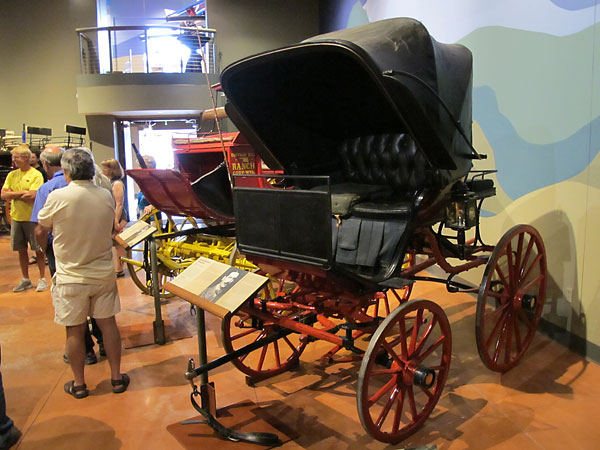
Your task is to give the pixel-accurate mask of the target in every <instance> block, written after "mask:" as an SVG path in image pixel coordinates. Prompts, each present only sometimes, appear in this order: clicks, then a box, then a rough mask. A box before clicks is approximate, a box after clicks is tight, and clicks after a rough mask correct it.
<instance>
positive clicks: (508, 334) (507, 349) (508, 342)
mask: <svg viewBox="0 0 600 450" xmlns="http://www.w3.org/2000/svg"><path fill="white" fill-rule="evenodd" d="M514 322H515V317H514V314H509V317H508V318H507V319H506V345H505V347H504V364H508V362H509V361H510V348H511V343H512V327H514V325H515V324H514Z"/></svg>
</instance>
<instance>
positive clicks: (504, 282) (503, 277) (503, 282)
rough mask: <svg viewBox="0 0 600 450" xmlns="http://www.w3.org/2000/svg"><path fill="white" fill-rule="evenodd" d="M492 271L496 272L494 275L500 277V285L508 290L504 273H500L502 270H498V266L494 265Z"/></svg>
mask: <svg viewBox="0 0 600 450" xmlns="http://www.w3.org/2000/svg"><path fill="white" fill-rule="evenodd" d="M494 269H495V270H496V273H497V274H498V276H499V277H500V281H502V284H503V285H504V287H505V288H510V283H509V282H508V280H507V279H506V276H505V275H504V273H502V269H500V266H499V265H498V264H496V267H495V268H494Z"/></svg>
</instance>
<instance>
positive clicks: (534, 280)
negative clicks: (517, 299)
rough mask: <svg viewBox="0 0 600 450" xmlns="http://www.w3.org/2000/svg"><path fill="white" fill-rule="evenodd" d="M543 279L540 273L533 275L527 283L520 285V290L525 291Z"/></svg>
mask: <svg viewBox="0 0 600 450" xmlns="http://www.w3.org/2000/svg"><path fill="white" fill-rule="evenodd" d="M542 281H544V277H543V275H542V274H539V275H538V276H537V277H535V278H534V279H533V280H531V281H530V282H529V283H527V284H526V285H524V286H523V287H521V290H522V291H523V292H527V291H528V290H529V289H531V288H532V287H533V286H535V285H538V284H541V282H542Z"/></svg>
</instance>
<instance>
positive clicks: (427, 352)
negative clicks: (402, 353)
mask: <svg viewBox="0 0 600 450" xmlns="http://www.w3.org/2000/svg"><path fill="white" fill-rule="evenodd" d="M445 339H446V336H440V337H439V338H438V339H437V340H436V341H435V342H434V343H433V344H431V345H430V346H429V348H428V349H427V350H425V351H424V352H423V353H421V354H420V355H418V360H419V361H420V362H422V361H424V360H425V358H427V357H428V356H429V355H430V354H431V353H432V352H433V351H434V350H435V349H436V348H438V347H439V346H440V345H441V344H442V343H443V342H444V340H445ZM415 359H416V358H415Z"/></svg>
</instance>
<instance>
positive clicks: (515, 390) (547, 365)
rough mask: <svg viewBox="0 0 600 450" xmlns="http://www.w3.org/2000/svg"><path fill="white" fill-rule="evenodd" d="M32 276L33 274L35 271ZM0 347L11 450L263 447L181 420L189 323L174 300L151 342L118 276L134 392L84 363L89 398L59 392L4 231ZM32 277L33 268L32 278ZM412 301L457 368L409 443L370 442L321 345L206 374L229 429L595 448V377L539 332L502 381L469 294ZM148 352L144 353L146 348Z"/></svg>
mask: <svg viewBox="0 0 600 450" xmlns="http://www.w3.org/2000/svg"><path fill="white" fill-rule="evenodd" d="M32 269H33V267H32ZM0 273H1V277H0V344H1V345H2V375H3V377H4V386H5V393H6V398H7V404H8V405H7V408H8V413H9V415H10V416H11V417H12V418H13V419H14V421H15V423H16V424H17V426H18V427H19V428H20V429H21V430H22V431H23V438H22V439H21V441H20V443H19V444H18V446H17V447H16V448H18V449H20V450H30V449H62V448H64V449H86V450H95V449H103V450H112V449H149V450H150V449H180V448H184V449H204V448H210V447H211V446H215V448H219V449H220V448H226V447H236V448H260V447H257V446H255V445H252V444H241V443H237V444H230V445H226V443H224V442H223V441H219V440H216V439H215V438H214V437H213V436H212V433H211V432H210V431H209V430H207V429H206V427H205V426H204V425H181V422H182V421H184V420H188V419H192V418H195V417H197V413H196V412H195V411H194V410H193V408H192V406H191V404H190V400H189V396H190V392H191V387H190V385H189V384H188V383H187V382H186V380H185V379H184V376H183V374H184V372H185V370H186V363H187V360H188V358H190V357H194V356H195V355H196V354H197V340H196V336H195V334H194V327H195V319H194V318H193V317H191V316H190V315H189V307H188V304H187V303H185V302H183V301H182V300H179V299H174V300H170V301H168V302H165V304H164V305H163V314H164V316H165V318H166V323H167V338H168V342H167V343H166V345H162V346H159V345H155V344H153V343H152V321H153V319H154V309H153V306H152V301H151V298H150V297H148V296H143V295H141V294H140V293H139V291H138V290H137V288H136V287H135V286H134V285H133V282H132V281H131V279H130V278H129V276H126V277H125V278H122V279H120V280H119V281H118V283H119V291H120V293H121V299H122V312H121V313H120V314H119V316H118V323H119V326H120V328H121V330H122V334H123V338H124V339H123V341H124V347H125V350H124V352H123V362H122V366H123V371H124V372H127V373H128V374H129V375H130V376H131V380H132V382H131V386H130V388H129V390H128V391H127V392H126V393H124V394H121V395H115V394H112V392H111V387H110V382H109V368H108V364H107V361H106V360H105V358H100V360H99V362H98V363H97V364H95V365H92V366H86V377H87V384H88V387H89V389H90V396H89V397H87V398H85V399H82V400H76V399H74V398H72V397H70V396H68V395H66V394H65V393H64V392H63V385H64V383H65V382H67V381H68V380H70V379H72V374H71V371H70V368H69V366H68V365H66V364H65V363H64V362H63V361H62V358H61V356H62V354H63V346H64V335H65V332H64V329H63V328H61V327H60V326H58V325H55V324H54V323H53V309H52V303H51V299H50V294H49V292H48V291H46V292H41V293H37V292H34V291H27V292H24V293H18V294H17V293H13V292H12V287H13V286H14V285H15V284H16V283H17V282H18V280H19V273H18V266H17V258H16V254H14V253H12V252H11V251H10V248H9V239H8V237H7V236H6V235H2V236H0ZM35 273H36V271H32V279H33V281H34V283H35V282H36V281H37V276H36V275H34V274H35ZM412 297H413V298H427V299H431V300H434V301H436V302H438V303H440V304H441V305H442V306H443V308H444V310H445V312H446V313H447V315H448V317H449V319H450V322H451V325H452V334H453V350H452V365H451V369H450V375H449V377H448V382H447V384H446V388H445V391H444V394H443V396H442V398H441V400H440V402H439V404H438V407H437V408H436V410H435V411H434V413H433V414H432V416H431V417H430V418H429V419H428V421H427V422H426V423H425V426H424V427H423V428H422V429H421V430H419V431H418V432H417V433H416V434H414V435H413V436H411V437H409V438H408V439H406V440H405V441H404V442H402V443H400V444H397V445H386V444H382V443H380V442H377V441H374V440H373V439H372V438H371V437H370V436H369V435H368V434H366V432H365V431H364V430H363V428H362V426H361V424H360V421H359V418H358V414H357V412H356V400H355V395H354V393H355V391H356V385H357V374H358V365H357V364H356V363H338V364H331V365H322V364H320V362H319V359H318V358H319V356H320V355H321V354H323V353H324V352H326V351H327V350H328V348H329V347H330V345H329V346H328V344H324V343H313V344H310V345H309V347H308V349H307V351H306V352H305V353H304V354H303V355H302V358H301V363H300V366H299V368H298V369H296V370H294V371H290V372H287V373H284V374H282V375H279V376H277V377H275V378H272V379H270V380H268V381H262V382H260V383H258V384H257V385H256V386H254V387H249V386H247V385H246V384H245V377H244V375H243V374H242V373H241V372H239V371H238V370H237V369H235V368H234V367H233V366H232V365H230V364H228V365H226V366H223V367H221V368H219V369H216V370H215V371H213V372H211V374H210V379H211V381H213V382H214V383H215V386H216V401H217V407H218V408H226V410H223V411H222V414H221V416H222V417H223V419H222V420H223V421H224V422H225V423H227V424H231V425H236V426H240V427H241V428H242V429H246V430H250V431H265V430H269V429H270V430H272V431H275V432H276V433H277V434H278V435H279V437H280V438H281V439H282V440H283V441H284V443H283V446H282V447H281V448H284V449H296V448H311V449H363V448H366V449H382V448H389V449H399V448H418V447H425V446H430V447H427V448H438V449H491V448H494V449H565V448H568V449H569V450H575V449H596V448H599V447H600V444H599V442H600V427H599V426H598V417H599V416H600V383H599V381H600V368H599V367H598V366H597V365H596V364H594V363H590V362H587V361H586V360H585V359H583V358H581V357H580V356H578V355H576V354H573V353H572V352H570V351H568V350H567V349H566V348H564V347H562V346H560V345H559V344H557V343H555V342H553V341H551V340H549V339H547V338H545V337H543V336H541V335H538V336H536V337H535V339H534V341H533V343H532V346H531V348H530V349H529V351H528V353H527V354H526V355H525V358H524V360H523V361H522V363H521V364H520V365H519V366H517V367H516V368H514V369H513V370H511V371H510V372H508V373H506V374H504V375H500V374H497V373H493V372H490V371H489V370H487V369H486V368H485V367H484V366H483V364H482V363H481V362H480V360H479V357H478V354H477V348H476V345H475V341H474V337H473V333H474V332H473V329H474V313H475V299H474V298H473V297H471V296H469V295H466V294H453V295H450V294H447V293H446V292H445V291H444V289H443V288H442V287H440V286H437V285H432V284H428V283H421V284H418V285H417V286H416V288H415V290H414V292H413V295H412ZM207 325H208V329H209V332H208V341H209V351H208V352H209V358H215V357H218V356H220V355H222V354H223V348H222V345H221V344H220V338H218V336H219V334H220V332H219V330H220V323H219V320H217V319H216V318H214V317H212V316H207ZM144 344H146V345H144Z"/></svg>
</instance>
